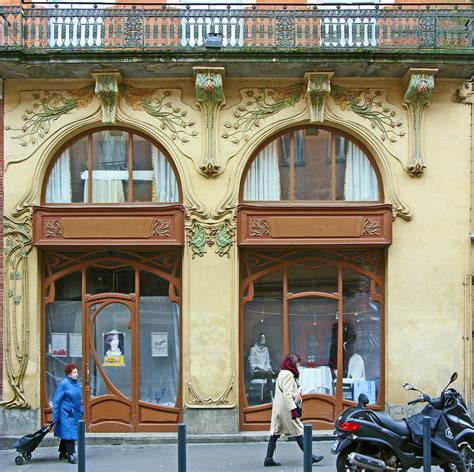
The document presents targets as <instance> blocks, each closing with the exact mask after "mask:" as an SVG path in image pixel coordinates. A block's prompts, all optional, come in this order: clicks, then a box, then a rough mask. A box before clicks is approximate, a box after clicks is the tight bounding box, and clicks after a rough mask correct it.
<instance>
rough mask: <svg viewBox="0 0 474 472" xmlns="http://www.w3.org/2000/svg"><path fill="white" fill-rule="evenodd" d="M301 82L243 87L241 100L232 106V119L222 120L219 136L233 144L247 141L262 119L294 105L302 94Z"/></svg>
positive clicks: (260, 124) (259, 125)
mask: <svg viewBox="0 0 474 472" xmlns="http://www.w3.org/2000/svg"><path fill="white" fill-rule="evenodd" d="M303 92H304V86H303V84H296V85H292V86H289V87H278V88H253V89H243V100H242V101H241V103H240V104H239V105H237V106H235V107H233V108H232V114H233V116H234V120H233V121H232V122H231V121H226V122H224V128H225V131H224V132H223V133H222V135H221V137H222V138H224V139H226V140H229V141H230V142H232V143H233V144H240V143H241V142H242V141H244V142H247V141H248V140H249V139H250V137H251V133H252V132H254V131H255V129H258V128H260V127H261V126H262V121H263V120H265V119H266V118H269V117H270V116H273V115H275V114H276V113H278V112H280V111H281V110H284V109H285V108H289V107H292V106H294V105H295V104H296V103H298V101H300V99H301V97H302V96H303Z"/></svg>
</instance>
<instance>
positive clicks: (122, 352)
mask: <svg viewBox="0 0 474 472" xmlns="http://www.w3.org/2000/svg"><path fill="white" fill-rule="evenodd" d="M100 306H102V304H99V303H98V304H95V305H92V307H91V310H90V317H91V318H93V317H94V315H95V313H96V311H97V310H99V309H100ZM130 316H131V313H130V309H129V307H128V306H127V305H124V304H123V303H118V302H115V303H111V304H109V305H107V306H105V307H104V308H102V309H101V310H100V311H99V313H98V315H97V317H96V318H95V321H94V323H93V325H92V341H93V343H94V347H95V350H96V353H97V359H96V358H95V357H94V356H93V355H92V353H91V370H90V395H91V397H98V396H100V395H106V394H107V393H112V391H111V390H110V389H109V388H108V387H107V382H106V380H108V382H110V383H111V384H112V385H113V386H114V387H115V388H116V389H117V390H119V391H120V392H121V393H122V394H123V395H124V396H126V397H128V398H130V397H131V396H132V339H131V337H132V336H131V332H130V330H129V323H130ZM99 365H100V366H101V369H102V372H101V370H100V368H99Z"/></svg>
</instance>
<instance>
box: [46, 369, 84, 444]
mask: <svg viewBox="0 0 474 472" xmlns="http://www.w3.org/2000/svg"><path fill="white" fill-rule="evenodd" d="M81 401H82V392H81V386H80V384H79V383H78V382H77V380H73V379H71V378H70V377H66V378H65V379H63V380H61V382H60V383H59V385H58V388H57V389H56V394H55V396H54V404H53V421H55V423H54V435H55V436H57V437H58V438H61V439H67V440H74V441H76V440H77V422H78V421H79V420H80V419H81V418H82V415H83V414H84V410H83V409H82V405H81Z"/></svg>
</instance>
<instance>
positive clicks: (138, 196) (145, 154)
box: [133, 134, 155, 202]
mask: <svg viewBox="0 0 474 472" xmlns="http://www.w3.org/2000/svg"><path fill="white" fill-rule="evenodd" d="M151 148H152V144H151V143H150V141H148V140H147V139H145V138H143V137H142V136H138V135H136V134H134V135H133V201H134V202H151V201H153V200H155V198H153V166H152V164H151Z"/></svg>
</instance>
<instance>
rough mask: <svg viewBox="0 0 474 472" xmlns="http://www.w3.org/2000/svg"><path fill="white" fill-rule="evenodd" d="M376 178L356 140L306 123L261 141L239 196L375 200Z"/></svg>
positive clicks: (248, 198) (378, 188) (250, 198)
mask: <svg viewBox="0 0 474 472" xmlns="http://www.w3.org/2000/svg"><path fill="white" fill-rule="evenodd" d="M379 180H380V179H379V178H378V175H377V172H376V170H375V168H374V167H373V165H372V162H371V159H370V158H369V156H368V155H367V153H366V152H365V151H364V149H363V148H362V147H361V146H360V145H359V144H357V143H355V142H354V141H353V140H352V139H350V138H349V137H347V136H346V135H344V134H342V133H340V132H337V131H334V130H329V129H326V128H322V127H315V126H313V127H305V128H300V129H294V130H291V131H289V132H287V133H285V134H283V135H280V136H278V137H277V138H275V139H273V140H272V141H270V142H269V143H267V144H266V145H265V147H263V149H262V150H261V151H260V152H259V153H258V154H257V156H256V158H255V159H254V160H253V162H252V163H251V165H250V167H249V169H248V171H247V175H246V178H245V183H244V187H243V191H242V195H241V200H242V201H244V202H251V201H287V202H299V201H351V202H379V201H381V199H382V195H381V185H380V183H379Z"/></svg>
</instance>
